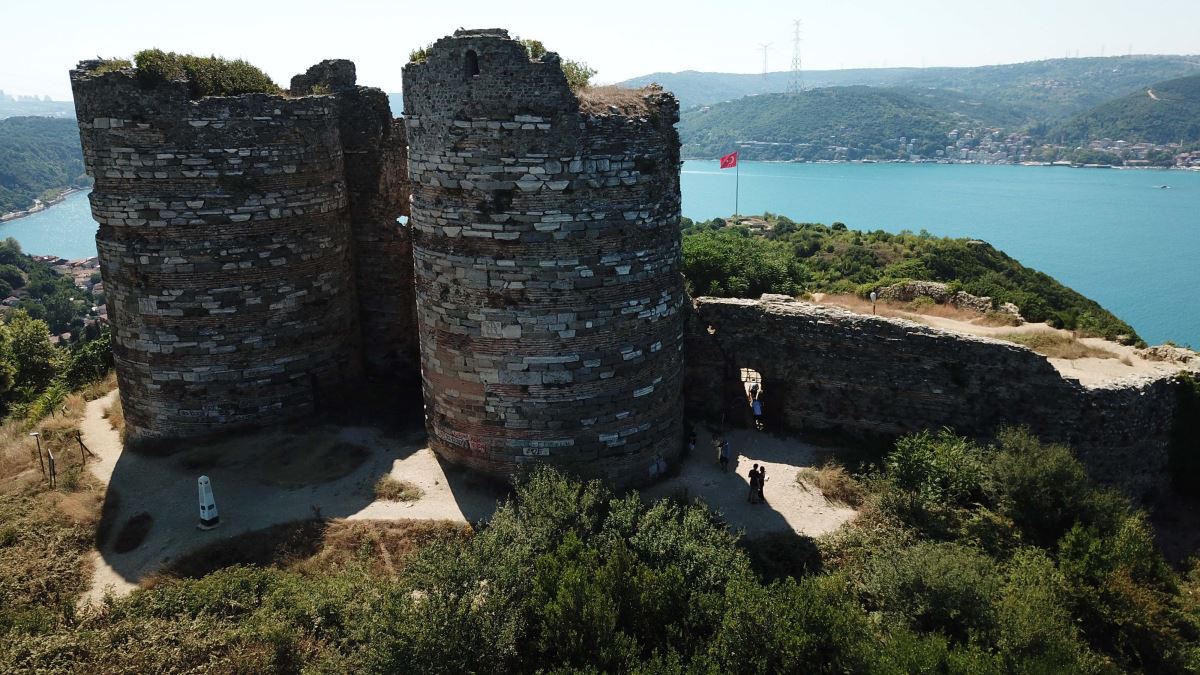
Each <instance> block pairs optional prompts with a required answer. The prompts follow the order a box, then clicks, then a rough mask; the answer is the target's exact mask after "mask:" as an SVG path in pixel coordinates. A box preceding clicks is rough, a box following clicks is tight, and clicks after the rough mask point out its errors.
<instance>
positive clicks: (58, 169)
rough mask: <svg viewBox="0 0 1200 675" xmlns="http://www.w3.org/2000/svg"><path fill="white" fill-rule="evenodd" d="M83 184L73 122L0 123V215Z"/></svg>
mask: <svg viewBox="0 0 1200 675" xmlns="http://www.w3.org/2000/svg"><path fill="white" fill-rule="evenodd" d="M87 184H88V178H87V176H86V175H85V174H84V169H83V151H82V150H81V149H80V147H79V127H78V126H76V123H75V120H74V119H58V118H50V117H9V118H7V119H3V120H0V213H7V212H9V211H19V210H23V209H26V208H28V207H30V206H32V205H33V200H34V199H38V198H45V197H48V196H50V194H51V193H53V192H55V191H58V190H61V189H62V188H67V187H83V186H86V185H87Z"/></svg>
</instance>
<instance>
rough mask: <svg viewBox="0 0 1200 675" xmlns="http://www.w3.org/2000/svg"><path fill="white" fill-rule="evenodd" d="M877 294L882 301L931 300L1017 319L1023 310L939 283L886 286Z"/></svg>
mask: <svg viewBox="0 0 1200 675" xmlns="http://www.w3.org/2000/svg"><path fill="white" fill-rule="evenodd" d="M877 293H878V296H879V299H880V300H891V301H893V302H912V301H913V300H916V299H917V298H929V299H930V300H933V301H934V302H936V303H938V304H939V305H953V306H954V307H958V308H959V309H966V310H970V311H973V312H980V313H987V312H993V311H1000V312H1003V313H1005V314H1011V315H1013V316H1016V317H1020V316H1021V310H1020V309H1019V308H1018V307H1017V306H1016V305H1014V304H1012V303H1011V302H1004V303H1000V304H998V305H997V304H996V303H995V301H993V300H992V298H990V297H986V296H984V297H980V296H977V295H971V294H970V293H966V292H964V291H951V290H950V287H949V286H947V285H946V284H943V283H941V282H938V281H908V282H905V283H900V284H893V285H891V286H884V287H883V288H881V289H879V290H878V291H877Z"/></svg>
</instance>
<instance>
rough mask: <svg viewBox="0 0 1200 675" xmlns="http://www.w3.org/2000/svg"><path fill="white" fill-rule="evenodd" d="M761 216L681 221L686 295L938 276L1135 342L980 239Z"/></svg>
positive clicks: (1036, 314) (853, 289) (1072, 326)
mask: <svg viewBox="0 0 1200 675" xmlns="http://www.w3.org/2000/svg"><path fill="white" fill-rule="evenodd" d="M760 220H762V221H764V222H765V223H766V224H767V225H768V227H767V229H766V230H765V234H761V235H756V234H753V233H751V231H750V230H749V229H747V228H746V227H742V226H740V225H737V226H730V225H729V224H727V223H726V222H725V221H724V220H721V219H714V220H710V221H706V222H693V221H691V220H689V219H687V218H685V219H684V220H683V273H684V276H685V277H686V278H687V281H688V284H689V286H690V288H691V292H692V293H693V294H695V295H712V296H718V297H742V298H757V297H759V296H760V295H762V294H763V293H783V294H786V295H797V294H800V293H805V292H808V293H815V292H825V293H857V294H859V295H867V294H869V293H870V292H871V291H872V290H876V289H878V288H880V287H883V286H890V285H892V284H895V283H899V282H903V281H939V282H944V283H948V284H950V285H951V286H952V287H954V288H955V289H956V290H963V291H966V292H967V293H971V294H972V295H978V296H987V297H991V298H992V299H993V301H994V302H995V303H997V304H998V303H1004V302H1011V303H1013V304H1015V305H1017V307H1019V308H1020V310H1021V315H1022V316H1023V317H1025V319H1026V320H1028V321H1033V322H1041V321H1045V322H1048V323H1050V324H1051V325H1053V326H1055V327H1057V328H1066V329H1069V330H1077V331H1079V332H1080V333H1081V334H1084V335H1087V336H1095V337H1103V338H1107V339H1110V340H1116V339H1120V340H1121V341H1125V342H1138V341H1140V338H1139V337H1138V335H1137V333H1136V332H1135V331H1134V330H1133V328H1132V327H1131V326H1129V324H1127V323H1125V322H1124V321H1121V320H1120V319H1118V318H1117V317H1116V316H1114V315H1113V314H1112V313H1111V312H1109V311H1108V310H1106V309H1104V308H1103V307H1101V306H1100V304H1099V303H1097V302H1096V301H1095V300H1092V299H1090V298H1087V297H1085V296H1083V295H1082V294H1080V293H1079V292H1077V291H1074V290H1072V289H1070V288H1068V287H1066V286H1064V285H1063V284H1061V283H1059V282H1058V281H1057V280H1055V279H1054V278H1053V277H1051V276H1049V275H1047V274H1044V273H1042V272H1038V271H1036V270H1033V269H1030V268H1028V267H1025V266H1024V265H1022V264H1021V263H1019V262H1017V261H1016V260H1014V259H1012V258H1011V257H1009V256H1008V255H1006V254H1005V253H1004V252H1003V251H999V250H997V249H995V248H994V247H992V246H991V245H990V244H987V243H985V242H982V241H976V240H969V239H951V238H939V237H934V236H932V235H930V234H928V233H926V232H921V233H920V234H913V233H911V232H902V233H900V234H890V233H888V232H884V231H882V230H876V231H875V232H857V231H854V230H849V229H847V228H846V226H845V225H843V224H841V223H834V224H833V225H832V226H826V225H822V224H820V223H797V222H794V221H792V220H791V219H789V218H787V217H784V216H775V215H771V214H766V215H765V216H764V217H763V218H762V219H760ZM1122 336H1124V337H1122Z"/></svg>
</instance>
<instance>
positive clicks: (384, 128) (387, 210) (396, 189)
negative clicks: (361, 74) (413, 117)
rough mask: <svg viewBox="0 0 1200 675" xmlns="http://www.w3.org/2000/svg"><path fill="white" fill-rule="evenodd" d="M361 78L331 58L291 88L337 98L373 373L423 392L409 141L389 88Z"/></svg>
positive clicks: (368, 359)
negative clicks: (364, 83) (405, 219)
mask: <svg viewBox="0 0 1200 675" xmlns="http://www.w3.org/2000/svg"><path fill="white" fill-rule="evenodd" d="M356 79H357V76H356V72H355V67H354V63H353V62H351V61H347V60H344V59H331V60H325V61H322V62H320V63H318V64H316V65H315V66H313V67H312V68H309V69H308V71H307V72H305V73H303V74H301V75H297V76H295V77H293V78H292V82H291V88H290V93H291V94H292V95H293V96H298V95H307V94H313V93H322V92H324V93H329V94H333V95H334V96H335V97H336V99H337V115H338V130H339V134H340V136H341V143H342V151H343V160H344V166H345V180H346V191H347V194H348V196H349V208H350V229H351V232H352V235H353V239H354V268H355V286H356V290H357V293H358V301H359V316H360V319H361V321H362V332H363V355H364V357H365V360H366V366H367V368H368V371H369V374H370V375H371V376H372V377H373V378H374V379H377V380H385V381H388V382H390V383H392V384H393V385H394V387H393V388H394V389H397V390H399V391H404V390H412V391H414V392H416V391H417V378H418V372H419V365H418V356H417V328H416V310H415V309H414V307H413V302H414V296H413V267H412V236H411V232H410V230H409V228H408V227H407V226H406V225H401V224H400V223H399V222H397V218H398V217H400V216H408V140H407V138H406V137H405V134H404V123H403V121H402V120H394V119H392V112H391V108H390V107H389V104H388V99H387V94H385V93H384V92H383V90H381V89H377V88H374V87H361V86H356V85H355V82H356Z"/></svg>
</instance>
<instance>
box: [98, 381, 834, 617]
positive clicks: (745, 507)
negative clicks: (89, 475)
mask: <svg viewBox="0 0 1200 675" xmlns="http://www.w3.org/2000/svg"><path fill="white" fill-rule="evenodd" d="M116 398H117V392H116V391H113V392H111V393H110V394H108V395H107V396H105V397H103V398H101V399H98V400H95V401H91V402H89V403H88V404H87V409H86V412H85V415H84V418H83V420H82V422H81V425H80V430H81V432H82V434H83V439H84V442H85V443H86V444H87V446H88V447H89V448H90V449H91V450H92V452H93V453H95V454H96V456H97V459H96V460H94V461H92V462H90V463H89V468H90V470H91V471H92V472H93V473H94V474H95V476H96V477H97V478H98V479H100V480H101V481H103V482H104V483H105V484H106V485H107V486H108V489H107V495H106V505H105V511H106V516H105V521H104V522H102V523H101V530H102V531H104V530H106V529H107V530H109V531H110V532H109V533H108V534H107V536H101V537H100V539H101V543H100V546H99V548H98V550H96V551H94V552H93V553H92V563H93V565H94V569H95V574H94V576H93V581H92V587H91V589H90V591H89V592H88V593H87V594H86V596H85V598H84V599H83V601H84V602H98V601H100V600H102V599H103V598H104V596H105V594H109V593H111V594H113V595H117V596H120V595H125V594H127V593H129V592H131V591H133V590H134V589H135V588H137V587H138V585H139V583H140V582H142V581H143V580H146V579H149V578H151V577H152V575H153V574H154V573H155V572H156V571H157V570H159V569H161V568H162V567H163V566H164V565H166V564H168V563H170V562H172V561H173V560H176V559H178V558H179V557H180V556H183V555H184V554H186V553H188V552H191V551H194V550H196V549H198V548H200V547H203V546H205V545H208V544H211V543H213V542H216V541H220V540H222V539H226V538H230V537H233V536H236V535H240V534H245V533H247V532H253V531H256V530H261V529H263V528H267V527H270V526H273V525H278V524H282V523H288V522H292V521H297V520H303V519H309V518H314V517H317V518H342V519H347V520H351V521H354V520H394V519H416V520H425V519H428V520H449V521H453V522H462V523H472V524H474V523H478V522H480V521H482V520H486V519H487V518H488V517H490V515H491V514H492V513H494V511H495V508H496V504H497V503H498V501H499V500H501V499H503V498H504V496H505V494H506V490H504V489H503V488H502V487H500V486H498V485H497V484H496V483H494V482H492V481H489V480H487V479H485V478H483V477H480V476H478V475H476V474H473V473H471V472H468V471H465V470H462V469H459V468H457V467H453V466H451V465H447V464H444V463H442V462H440V461H439V460H438V459H437V457H436V456H435V455H434V453H433V452H432V451H431V450H430V449H429V448H428V447H427V446H426V444H425V434H424V432H423V431H420V430H417V431H410V432H407V433H403V432H387V431H383V430H380V429H375V428H370V427H333V426H322V427H315V428H297V429H275V430H269V431H264V432H260V433H256V434H245V435H242V436H238V437H236V438H232V439H227V440H224V441H221V442H218V443H212V444H207V445H201V446H196V447H191V448H181V449H180V450H179V451H177V452H173V453H171V454H169V455H165V456H151V455H146V454H140V453H133V452H123V448H122V444H121V440H120V438H119V436H118V434H117V432H116V431H114V430H113V429H112V427H111V425H110V423H109V422H108V420H106V419H104V411H105V410H106V409H107V408H108V407H109V406H111V405H112V404H113V402H114V401H116ZM728 437H729V438H730V441H731V443H732V445H733V448H734V449H735V450H736V451H737V453H738V459H737V461H736V462H734V463H733V465H732V466H731V469H730V472H729V473H724V474H723V473H721V471H720V470H719V468H718V466H717V463H716V460H715V457H716V454H715V450H712V446H711V444H710V442H709V438H708V436H707V435H701V437H700V439H699V441H700V445H699V448H698V450H697V452H696V453H695V454H694V455H693V456H692V457H690V458H688V459H687V461H685V462H684V464H683V466H682V468H681V471H680V472H679V474H678V475H677V476H675V477H672V478H670V479H668V480H666V481H664V482H662V483H660V484H658V485H656V486H654V487H653V488H652V489H650V490H648V491H646V492H645V494H646V495H647V496H648V497H651V498H654V497H660V496H668V495H670V496H677V495H680V494H681V493H686V495H687V496H688V497H689V498H692V497H699V498H701V499H703V500H704V501H705V502H707V503H708V504H709V505H710V506H712V507H713V508H715V509H717V510H719V511H721V512H722V513H723V514H724V515H725V517H726V519H727V520H728V521H729V523H730V526H731V527H732V528H733V529H736V530H743V531H745V532H746V534H747V535H748V536H757V535H760V534H767V533H772V532H786V531H791V532H796V533H800V534H805V535H808V536H817V535H820V534H823V533H825V532H829V531H831V530H833V529H836V528H837V527H839V526H840V525H841V524H843V523H845V522H847V521H849V520H850V519H851V518H853V517H854V514H855V512H854V510H853V509H849V508H847V507H844V506H833V505H829V504H827V503H825V500H824V499H823V498H822V497H821V496H820V495H819V494H815V493H812V492H808V491H806V490H805V489H804V488H801V487H800V486H799V485H797V484H796V483H795V475H796V471H797V469H798V468H800V467H801V466H807V465H809V464H811V463H812V462H813V461H814V449H813V448H811V447H809V446H806V445H804V444H802V443H799V442H797V441H791V440H787V439H783V438H777V437H774V436H770V435H767V434H765V433H757V432H733V433H731V434H729V435H728ZM338 453H342V454H343V455H345V456H346V457H348V458H349V459H346V460H345V461H342V460H340V459H339V460H338V461H331V460H332V459H335V458H334V455H336V454H338ZM314 458H315V459H314ZM753 462H758V463H760V464H763V465H765V466H766V467H767V475H768V477H769V480H768V482H767V485H766V490H765V492H766V498H767V503H765V504H757V505H751V504H748V503H746V492H747V490H748V483H747V478H746V474H747V472H748V471H749V469H750V465H751V464H752V463H753ZM200 475H207V476H208V477H209V478H210V479H211V481H212V487H213V493H214V496H215V498H216V501H217V506H218V510H219V514H220V525H219V526H218V527H216V528H215V529H212V530H208V531H202V530H199V529H197V527H196V526H197V523H198V519H199V509H198V504H197V490H196V479H197V478H198V477H199V476H200ZM384 475H391V476H392V477H394V478H396V479H398V480H405V481H409V482H411V483H414V484H416V485H417V486H418V487H420V488H421V490H422V492H423V495H422V496H421V497H420V499H417V500H415V501H411V502H393V501H379V500H376V499H375V494H374V486H375V483H376V482H377V481H378V479H379V478H380V477H381V476H384ZM131 521H132V522H133V523H135V524H140V525H142V526H143V528H144V526H145V524H146V522H147V521H149V523H150V525H149V528H148V530H145V532H144V534H143V533H142V532H138V531H134V528H133V527H132V526H131V527H129V528H128V530H127V531H125V532H122V530H123V529H126V528H125V526H126V525H127V524H128V523H130V522H131ZM131 532H132V534H131ZM123 535H124V536H123ZM131 540H132V541H131ZM131 543H132V544H133V545H132V547H130V544H131ZM118 544H121V545H120V546H118ZM118 548H120V549H122V550H125V549H130V550H128V552H125V553H117V552H116V551H117V549H118Z"/></svg>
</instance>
